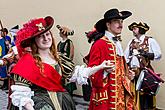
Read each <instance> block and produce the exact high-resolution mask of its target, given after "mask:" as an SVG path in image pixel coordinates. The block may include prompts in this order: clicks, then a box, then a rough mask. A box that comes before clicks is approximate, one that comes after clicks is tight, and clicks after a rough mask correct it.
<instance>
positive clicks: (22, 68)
mask: <svg viewBox="0 0 165 110" xmlns="http://www.w3.org/2000/svg"><path fill="white" fill-rule="evenodd" d="M43 65H44V71H43V73H41V71H40V68H39V67H38V66H37V65H36V62H35V59H34V58H33V56H32V55H31V54H29V53H27V54H25V55H24V56H22V57H21V58H20V60H19V61H18V63H17V64H16V65H15V66H14V68H13V69H12V71H11V73H14V74H18V75H20V76H21V77H23V78H25V79H26V80H28V81H30V82H32V83H34V84H36V85H38V86H40V87H42V88H45V89H46V90H48V91H54V92H59V91H61V92H62V91H65V89H64V88H63V87H62V84H61V76H60V74H59V73H58V72H57V71H56V70H55V69H54V68H53V67H52V66H50V65H48V64H46V63H43Z"/></svg>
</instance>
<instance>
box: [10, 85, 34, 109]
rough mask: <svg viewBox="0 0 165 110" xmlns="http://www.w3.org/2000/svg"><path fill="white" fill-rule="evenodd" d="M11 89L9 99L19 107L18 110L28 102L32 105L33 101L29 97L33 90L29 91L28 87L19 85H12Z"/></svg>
mask: <svg viewBox="0 0 165 110" xmlns="http://www.w3.org/2000/svg"><path fill="white" fill-rule="evenodd" d="M11 90H12V94H11V95H10V98H11V99H12V100H11V101H12V103H13V105H14V106H17V107H19V110H22V107H23V106H25V105H26V104H28V103H31V105H32V106H34V102H33V100H32V99H31V97H32V96H34V92H33V91H31V89H30V88H29V87H26V86H21V85H12V86H11Z"/></svg>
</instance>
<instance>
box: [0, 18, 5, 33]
mask: <svg viewBox="0 0 165 110" xmlns="http://www.w3.org/2000/svg"><path fill="white" fill-rule="evenodd" d="M0 25H1V29H2V36H4V35H5V34H4V32H3V25H2V22H1V20H0Z"/></svg>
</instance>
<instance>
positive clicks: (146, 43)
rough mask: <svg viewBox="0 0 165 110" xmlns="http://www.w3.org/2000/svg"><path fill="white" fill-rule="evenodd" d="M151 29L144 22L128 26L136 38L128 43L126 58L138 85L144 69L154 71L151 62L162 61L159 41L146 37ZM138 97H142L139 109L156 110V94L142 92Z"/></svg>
mask: <svg viewBox="0 0 165 110" xmlns="http://www.w3.org/2000/svg"><path fill="white" fill-rule="evenodd" d="M149 28H150V27H149V26H148V25H147V24H146V23H143V22H139V23H136V22H133V23H132V24H130V25H129V26H128V29H129V30H130V31H132V32H133V36H134V38H132V39H131V40H130V41H129V43H128V46H127V48H126V50H125V57H126V61H127V63H128V65H129V67H130V69H132V70H133V71H134V72H135V81H136V84H137V80H138V78H139V75H140V73H141V72H142V70H143V69H144V68H150V69H151V70H153V68H152V66H151V61H153V60H160V58H161V49H160V46H159V44H158V43H157V41H156V40H155V39H154V38H152V37H150V36H147V35H145V34H146V32H147V31H148V30H149ZM135 87H136V86H135ZM141 89H142V88H141ZM136 95H137V96H136V97H139V96H138V95H140V99H139V101H140V105H137V107H138V108H139V109H141V110H146V109H147V110H150V109H152V110H153V109H155V108H156V100H155V99H156V98H155V97H153V95H154V94H150V95H149V94H147V93H145V94H144V92H140V94H139V93H138V92H136ZM139 101H138V99H137V102H136V104H138V103H139Z"/></svg>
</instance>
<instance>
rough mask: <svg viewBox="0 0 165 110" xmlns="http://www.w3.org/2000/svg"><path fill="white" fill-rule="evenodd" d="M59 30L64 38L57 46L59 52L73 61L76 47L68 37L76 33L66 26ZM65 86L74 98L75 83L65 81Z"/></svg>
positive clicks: (60, 27)
mask: <svg viewBox="0 0 165 110" xmlns="http://www.w3.org/2000/svg"><path fill="white" fill-rule="evenodd" d="M56 27H57V28H58V29H59V31H60V32H59V35H60V37H61V38H62V39H61V41H60V42H59V43H58V44H57V51H58V52H60V53H61V54H63V55H65V56H66V57H67V58H69V59H70V60H71V61H73V57H74V45H73V42H72V40H71V39H69V38H68V36H73V34H74V31H73V30H70V29H69V28H67V27H65V26H60V25H57V26H56ZM65 86H66V89H67V91H68V92H69V94H70V95H71V96H73V91H74V90H76V89H77V87H76V83H75V82H71V83H70V82H68V81H65Z"/></svg>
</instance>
